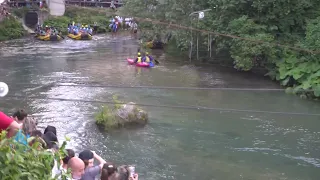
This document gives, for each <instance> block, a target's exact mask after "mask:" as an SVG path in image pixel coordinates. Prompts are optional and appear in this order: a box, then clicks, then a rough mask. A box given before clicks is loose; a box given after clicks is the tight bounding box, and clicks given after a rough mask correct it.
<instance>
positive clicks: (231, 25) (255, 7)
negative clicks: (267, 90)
mask: <svg viewBox="0 0 320 180" xmlns="http://www.w3.org/2000/svg"><path fill="white" fill-rule="evenodd" d="M203 9H211V11H208V12H205V17H204V19H202V20H199V21H198V17H197V16H194V17H190V16H189V14H190V13H192V12H194V11H199V10H203ZM319 10H320V4H319V3H318V2H317V1H315V0H310V1H299V0H292V1H286V0H271V1H253V0H240V1H230V0H209V1H207V0H199V1H193V0H184V1H182V0H175V1H168V0H143V1H142V0H127V1H126V4H125V6H124V7H123V8H122V10H121V14H123V15H134V16H136V17H140V18H150V19H156V20H158V21H159V20H160V21H170V22H171V23H174V24H180V25H183V26H190V27H191V26H192V27H195V28H198V29H204V30H208V31H213V32H218V33H223V34H229V35H234V36H240V37H242V38H246V39H250V40H255V41H259V42H264V43H256V42H252V41H247V40H242V39H235V38H230V37H226V36H221V35H220V36H219V35H213V45H214V50H215V51H216V53H218V54H219V53H221V52H227V54H230V57H231V60H232V62H231V63H233V65H234V68H236V69H238V70H241V71H250V70H252V69H254V68H265V69H267V70H268V71H269V73H268V74H267V75H268V76H270V77H271V78H272V79H274V80H277V81H280V83H281V85H283V86H287V87H290V88H289V90H288V92H289V91H290V92H293V93H296V94H301V95H303V97H305V96H308V97H320V60H319V54H316V53H310V52H303V51H297V50H293V49H290V48H283V47H280V46H276V45H275V44H284V45H286V46H291V47H292V46H294V47H300V48H304V49H308V50H312V51H317V50H319V47H320V39H319V38H320V32H319V28H320V24H319V23H320V13H319V12H320V11H319ZM147 24H148V25H147ZM139 25H140V27H148V29H147V31H148V33H150V31H152V32H153V36H155V35H162V36H163V35H165V34H167V33H172V35H173V38H174V43H175V46H176V48H177V49H179V50H180V51H182V52H187V51H188V50H189V46H190V37H191V31H190V30H181V29H180V30H177V29H172V28H169V25H168V26H165V27H163V25H161V26H160V25H152V26H150V23H142V22H140V24H139ZM196 35H198V36H199V43H200V45H199V46H200V48H203V49H205V47H206V46H207V43H208V40H207V38H208V34H207V33H196V32H195V31H194V32H193V36H194V37H195V36H196ZM148 38H150V37H148ZM195 43H196V42H195V40H194V42H193V44H195ZM185 54H187V53H185ZM207 54H208V53H207V52H200V55H201V56H205V57H208V56H207Z"/></svg>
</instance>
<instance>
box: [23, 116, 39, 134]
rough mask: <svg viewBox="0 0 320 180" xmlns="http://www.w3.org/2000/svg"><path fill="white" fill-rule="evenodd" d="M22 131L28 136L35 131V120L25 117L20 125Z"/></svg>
mask: <svg viewBox="0 0 320 180" xmlns="http://www.w3.org/2000/svg"><path fill="white" fill-rule="evenodd" d="M22 130H23V132H24V133H25V134H29V135H31V133H32V132H34V131H37V122H36V120H35V119H33V118H31V117H26V118H25V119H24V122H23V125H22ZM41 135H42V133H41Z"/></svg>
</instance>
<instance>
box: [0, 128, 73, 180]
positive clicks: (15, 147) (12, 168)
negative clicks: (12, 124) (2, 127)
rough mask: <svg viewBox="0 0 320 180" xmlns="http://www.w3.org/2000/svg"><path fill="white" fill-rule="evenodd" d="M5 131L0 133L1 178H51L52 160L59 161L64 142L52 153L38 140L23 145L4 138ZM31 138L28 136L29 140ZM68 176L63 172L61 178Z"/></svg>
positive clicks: (25, 179)
mask: <svg viewBox="0 0 320 180" xmlns="http://www.w3.org/2000/svg"><path fill="white" fill-rule="evenodd" d="M6 134H7V132H6V131H2V132H1V134H0V139H1V141H0V162H1V163H0V177H1V179H2V180H18V179H19V180H29V179H34V180H43V179H48V180H51V179H52V180H53V179H56V178H52V172H51V170H52V167H53V164H54V160H56V161H57V162H58V163H59V162H60V157H63V156H64V155H65V151H64V149H65V146H66V142H64V143H63V145H62V146H61V148H60V149H59V151H57V152H55V153H54V154H52V152H49V151H46V150H44V149H43V147H42V146H41V145H40V143H39V142H35V143H34V144H33V145H32V146H24V145H22V144H20V143H18V142H16V141H15V140H14V139H12V138H11V139H8V138H6ZM32 139H33V138H29V139H28V142H30V141H31V140H32ZM67 176H69V175H68V174H63V175H62V178H65V177H67Z"/></svg>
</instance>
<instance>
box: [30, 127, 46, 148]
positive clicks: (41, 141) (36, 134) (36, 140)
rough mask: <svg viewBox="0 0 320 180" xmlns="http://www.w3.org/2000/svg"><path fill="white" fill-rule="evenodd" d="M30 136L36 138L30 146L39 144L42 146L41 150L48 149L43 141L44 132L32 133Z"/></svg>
mask: <svg viewBox="0 0 320 180" xmlns="http://www.w3.org/2000/svg"><path fill="white" fill-rule="evenodd" d="M30 136H31V137H34V139H33V140H32V141H31V142H29V145H30V146H33V144H34V143H36V142H38V143H39V145H40V146H38V149H39V150H40V149H42V148H45V147H46V142H45V141H44V140H43V139H42V132H41V131H39V130H35V131H32V132H31V133H30Z"/></svg>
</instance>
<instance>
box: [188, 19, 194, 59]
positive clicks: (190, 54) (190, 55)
mask: <svg viewBox="0 0 320 180" xmlns="http://www.w3.org/2000/svg"><path fill="white" fill-rule="evenodd" d="M190 25H191V30H190V33H191V40H190V53H189V59H190V62H191V61H192V50H193V49H192V47H193V35H192V19H191V17H190Z"/></svg>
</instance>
